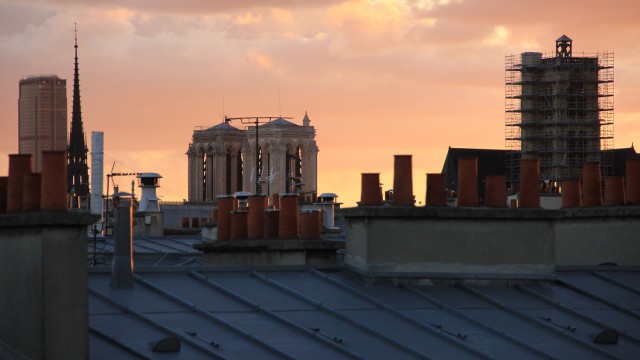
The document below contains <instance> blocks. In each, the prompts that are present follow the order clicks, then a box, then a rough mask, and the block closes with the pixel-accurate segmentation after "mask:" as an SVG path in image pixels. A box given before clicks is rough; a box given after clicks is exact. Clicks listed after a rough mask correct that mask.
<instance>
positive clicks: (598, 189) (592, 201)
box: [582, 161, 602, 206]
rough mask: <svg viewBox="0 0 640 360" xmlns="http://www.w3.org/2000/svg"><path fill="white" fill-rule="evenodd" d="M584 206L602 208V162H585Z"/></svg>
mask: <svg viewBox="0 0 640 360" xmlns="http://www.w3.org/2000/svg"><path fill="white" fill-rule="evenodd" d="M582 205H583V206H602V180H601V176H600V162H597V161H596V162H585V163H584V164H583V165H582Z"/></svg>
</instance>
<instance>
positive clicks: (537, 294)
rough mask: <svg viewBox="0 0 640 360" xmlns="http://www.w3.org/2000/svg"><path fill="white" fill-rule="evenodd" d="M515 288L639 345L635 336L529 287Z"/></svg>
mask: <svg viewBox="0 0 640 360" xmlns="http://www.w3.org/2000/svg"><path fill="white" fill-rule="evenodd" d="M515 288H516V289H518V290H520V291H523V292H525V293H526V294H528V295H530V296H533V297H535V298H536V299H539V300H542V301H544V302H546V303H548V304H551V305H553V306H555V307H557V308H558V309H560V310H563V311H566V312H567V313H569V314H571V315H573V316H576V317H578V318H580V319H582V320H585V321H587V322H590V323H592V324H594V325H597V326H600V327H602V328H603V329H606V330H612V331H615V332H617V333H618V334H619V335H620V336H621V337H624V338H627V339H629V340H631V341H633V342H635V343H637V344H640V339H638V338H636V337H635V336H632V335H629V334H627V333H626V332H624V331H621V330H618V329H616V328H614V327H612V326H611V325H607V324H605V323H603V322H600V321H598V320H596V319H594V318H592V317H590V316H587V315H584V314H582V313H580V312H578V311H576V310H574V309H572V308H570V307H568V306H566V305H564V304H561V303H559V302H556V301H554V300H552V299H550V298H548V297H546V296H544V295H543V294H541V293H540V292H538V291H536V290H533V289H531V288H529V287H527V286H525V285H520V284H516V285H515Z"/></svg>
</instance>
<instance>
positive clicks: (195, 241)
mask: <svg viewBox="0 0 640 360" xmlns="http://www.w3.org/2000/svg"><path fill="white" fill-rule="evenodd" d="M160 239H161V240H162V241H171V242H172V243H174V244H178V245H180V246H181V247H184V248H186V249H188V250H185V251H187V252H194V253H199V252H200V251H198V250H196V249H195V248H194V247H193V244H198V243H201V242H202V240H201V239H200V238H188V239H183V240H178V239H174V238H172V237H169V236H164V237H162V238H160Z"/></svg>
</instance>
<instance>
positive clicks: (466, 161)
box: [458, 157, 480, 206]
mask: <svg viewBox="0 0 640 360" xmlns="http://www.w3.org/2000/svg"><path fill="white" fill-rule="evenodd" d="M479 203H480V200H479V198H478V158H476V157H459V158H458V206H478V205H479Z"/></svg>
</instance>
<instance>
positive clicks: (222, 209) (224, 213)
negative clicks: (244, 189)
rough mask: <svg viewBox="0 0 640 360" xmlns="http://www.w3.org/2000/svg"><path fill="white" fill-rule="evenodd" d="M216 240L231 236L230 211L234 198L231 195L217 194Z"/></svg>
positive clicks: (227, 238) (226, 238)
mask: <svg viewBox="0 0 640 360" xmlns="http://www.w3.org/2000/svg"><path fill="white" fill-rule="evenodd" d="M216 199H217V202H218V235H217V239H218V240H229V238H230V237H231V212H232V211H233V208H234V206H233V205H234V202H235V199H234V198H233V196H232V195H218V196H217V197H216Z"/></svg>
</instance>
